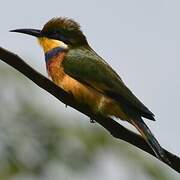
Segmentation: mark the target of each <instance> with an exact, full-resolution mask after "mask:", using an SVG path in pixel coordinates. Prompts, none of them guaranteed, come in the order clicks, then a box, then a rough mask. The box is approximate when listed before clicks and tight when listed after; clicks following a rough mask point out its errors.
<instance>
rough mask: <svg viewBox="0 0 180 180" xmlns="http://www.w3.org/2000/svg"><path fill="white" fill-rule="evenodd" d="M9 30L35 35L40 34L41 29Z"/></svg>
mask: <svg viewBox="0 0 180 180" xmlns="http://www.w3.org/2000/svg"><path fill="white" fill-rule="evenodd" d="M10 32H17V33H23V34H28V35H31V36H35V37H41V36H42V34H41V30H38V29H15V30H11V31H10Z"/></svg>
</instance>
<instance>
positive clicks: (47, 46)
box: [38, 37, 68, 53]
mask: <svg viewBox="0 0 180 180" xmlns="http://www.w3.org/2000/svg"><path fill="white" fill-rule="evenodd" d="M38 42H39V44H40V46H41V47H42V48H43V50H44V53H46V52H48V51H50V50H51V49H54V48H56V47H61V48H64V49H68V45H67V44H65V43H64V42H62V41H60V40H55V39H50V38H46V37H40V38H38Z"/></svg>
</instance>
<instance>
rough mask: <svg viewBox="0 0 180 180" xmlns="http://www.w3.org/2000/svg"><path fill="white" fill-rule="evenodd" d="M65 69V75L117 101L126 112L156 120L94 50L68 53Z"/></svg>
mask: <svg viewBox="0 0 180 180" xmlns="http://www.w3.org/2000/svg"><path fill="white" fill-rule="evenodd" d="M62 65H63V68H64V71H65V73H67V74H68V75H70V76H71V77H73V78H75V79H77V80H78V81H80V82H83V83H86V84H88V85H89V86H91V87H93V88H94V89H96V90H98V91H100V92H101V93H104V94H106V95H107V96H109V97H111V98H113V99H115V100H116V101H118V102H119V104H120V105H121V106H124V107H125V108H126V110H128V111H129V110H132V111H133V112H135V113H136V114H137V115H140V116H143V117H146V118H148V119H151V120H154V115H153V113H152V112H151V111H149V110H148V108H147V107H145V106H144V105H143V103H141V102H140V101H139V100H138V99H137V98H136V96H135V95H134V94H133V93H132V92H131V91H130V90H129V89H128V88H127V87H126V85H125V84H124V83H123V81H122V80H121V78H120V77H119V75H118V74H117V73H116V72H115V71H114V70H113V69H112V68H111V67H110V66H109V65H108V64H107V63H106V62H105V61H104V60H103V59H102V58H101V57H100V56H98V55H97V54H96V53H95V52H94V51H93V50H92V49H90V48H76V49H71V50H69V51H68V53H67V55H66V57H65V59H64V61H63V64H62Z"/></svg>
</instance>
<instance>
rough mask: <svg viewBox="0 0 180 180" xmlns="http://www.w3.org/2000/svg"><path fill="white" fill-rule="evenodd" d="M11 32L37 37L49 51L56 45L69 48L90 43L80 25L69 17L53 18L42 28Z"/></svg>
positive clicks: (45, 49) (46, 50) (45, 50)
mask: <svg viewBox="0 0 180 180" xmlns="http://www.w3.org/2000/svg"><path fill="white" fill-rule="evenodd" d="M11 32H18V33H24V34H28V35H32V36H35V37H37V38H38V41H39V43H40V45H41V46H42V48H43V49H44V52H48V51H49V50H51V49H53V48H56V47H61V48H65V49H68V48H75V47H78V46H86V45H88V42H87V40H86V37H85V35H84V34H83V32H82V31H81V29H80V25H79V24H78V23H77V22H75V21H74V20H72V19H68V18H61V17H60V18H53V19H51V20H50V21H48V22H47V23H46V24H45V25H44V27H43V29H42V30H37V29H16V30H12V31H11Z"/></svg>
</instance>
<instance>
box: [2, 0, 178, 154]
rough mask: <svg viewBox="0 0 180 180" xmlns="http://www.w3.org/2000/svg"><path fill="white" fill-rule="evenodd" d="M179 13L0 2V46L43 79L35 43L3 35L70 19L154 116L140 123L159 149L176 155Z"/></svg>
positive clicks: (140, 6) (173, 1)
mask: <svg viewBox="0 0 180 180" xmlns="http://www.w3.org/2000/svg"><path fill="white" fill-rule="evenodd" d="M179 8H180V1H178V0H158V1H157V0H151V1H144V0H126V1H123V0H112V1H105V0H100V1H97V0H91V1H84V0H76V1H70V0H66V1H60V0H51V1H43V0H39V1H37V0H31V1H24V0H16V1H12V0H6V1H5V0H4V1H3V2H1V12H0V15H1V16H0V17H1V28H0V37H1V44H0V46H3V47H6V48H8V49H9V50H12V51H13V52H16V53H17V54H18V55H20V56H22V57H23V58H25V59H29V58H30V57H31V60H32V61H28V63H30V64H31V65H32V66H33V67H34V68H36V69H38V70H39V71H40V72H42V73H43V74H46V71H45V65H44V56H43V53H42V50H41V49H40V48H39V46H38V44H37V42H36V41H35V39H34V38H32V37H30V36H29V37H28V36H25V35H20V34H13V33H9V32H8V31H9V30H11V29H16V28H41V27H42V26H43V24H44V23H45V22H46V21H48V20H49V19H50V18H52V17H57V16H66V17H71V18H74V19H75V20H76V21H78V22H79V23H80V24H81V26H82V29H83V31H84V33H85V34H86V36H87V38H88V40H89V43H90V44H91V46H92V47H93V48H94V49H95V50H96V52H98V53H99V55H101V56H102V57H104V59H105V60H106V61H107V62H108V63H109V64H111V65H112V67H113V68H114V69H115V70H116V71H117V72H118V73H119V74H120V75H121V77H122V78H123V80H124V81H125V82H126V84H127V85H128V87H130V89H131V90H132V91H133V92H134V94H136V95H137V97H139V98H140V99H141V100H142V102H144V104H146V106H148V107H149V108H150V109H151V110H152V111H153V112H154V114H155V115H156V119H157V121H156V122H150V121H148V120H147V121H146V122H147V124H148V125H149V126H150V128H151V130H152V131H153V132H154V134H155V136H156V137H157V139H158V140H159V142H160V144H162V146H164V147H165V148H166V149H168V150H170V151H171V152H173V153H175V154H177V155H179V156H180V141H179V140H178V138H179V137H180V117H179V111H180V110H179V101H180V94H179V92H180V71H179V69H180V23H179V17H180V11H179ZM10 70H11V69H10ZM60 104H61V103H60V102H59V103H56V106H57V108H59V107H61V109H62V110H65V108H64V106H61V105H60ZM66 111H67V110H66ZM72 113H73V116H77V117H78V116H79V114H78V113H77V112H74V111H72ZM66 114H67V115H68V114H69V111H68V112H66Z"/></svg>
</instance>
